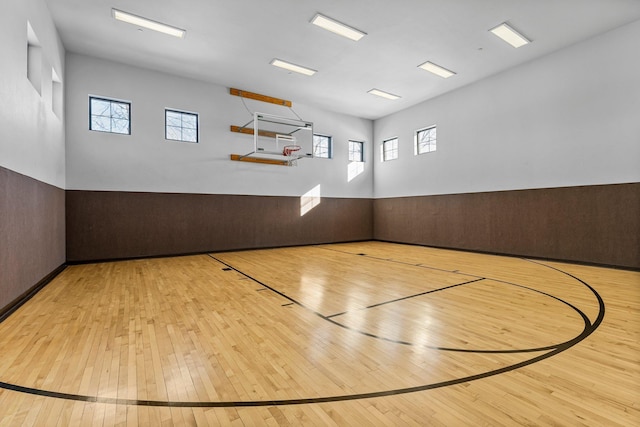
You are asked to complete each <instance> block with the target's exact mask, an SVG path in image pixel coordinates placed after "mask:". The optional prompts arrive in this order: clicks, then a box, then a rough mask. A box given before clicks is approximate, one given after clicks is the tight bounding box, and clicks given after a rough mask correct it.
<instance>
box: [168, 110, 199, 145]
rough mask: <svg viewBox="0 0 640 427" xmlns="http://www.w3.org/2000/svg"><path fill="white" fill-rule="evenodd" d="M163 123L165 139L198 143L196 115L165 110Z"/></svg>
mask: <svg viewBox="0 0 640 427" xmlns="http://www.w3.org/2000/svg"><path fill="white" fill-rule="evenodd" d="M164 123H165V131H164V135H165V136H164V137H165V138H166V139H170V140H172V141H183V142H198V114H196V113H187V112H184V111H176V110H169V109H166V110H164Z"/></svg>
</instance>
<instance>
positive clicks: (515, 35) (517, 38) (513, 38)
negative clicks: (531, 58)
mask: <svg viewBox="0 0 640 427" xmlns="http://www.w3.org/2000/svg"><path fill="white" fill-rule="evenodd" d="M489 31H491V32H492V33H493V34H495V35H496V36H498V37H500V38H501V39H502V40H504V41H506V42H507V43H509V44H510V45H511V46H513V47H520V46H524V45H525V44H528V43H531V40H529V39H527V38H526V37H525V36H523V35H522V34H520V33H519V32H517V31H516V30H514V29H513V28H512V27H510V26H509V25H508V24H507V23H506V22H503V23H502V24H500V25H498V26H497V27H495V28H492V29H490V30H489Z"/></svg>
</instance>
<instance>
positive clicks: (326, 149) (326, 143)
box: [313, 134, 332, 159]
mask: <svg viewBox="0 0 640 427" xmlns="http://www.w3.org/2000/svg"><path fill="white" fill-rule="evenodd" d="M331 148H332V147H331V137H330V136H326V135H317V134H313V156H314V157H322V158H324V159H330V158H331V156H332V150H331Z"/></svg>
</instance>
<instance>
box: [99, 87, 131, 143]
mask: <svg viewBox="0 0 640 427" xmlns="http://www.w3.org/2000/svg"><path fill="white" fill-rule="evenodd" d="M89 129H90V130H95V131H97V132H110V133H120V134H125V135H131V103H130V102H125V101H116V100H113V99H107V98H97V97H93V96H90V97H89Z"/></svg>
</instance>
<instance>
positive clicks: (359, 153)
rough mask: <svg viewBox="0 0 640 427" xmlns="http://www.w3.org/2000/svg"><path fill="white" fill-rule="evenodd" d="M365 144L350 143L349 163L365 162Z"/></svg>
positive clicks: (358, 142)
mask: <svg viewBox="0 0 640 427" xmlns="http://www.w3.org/2000/svg"><path fill="white" fill-rule="evenodd" d="M363 148H364V142H360V141H349V161H350V162H364V151H363Z"/></svg>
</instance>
